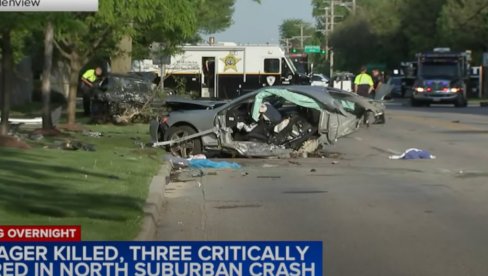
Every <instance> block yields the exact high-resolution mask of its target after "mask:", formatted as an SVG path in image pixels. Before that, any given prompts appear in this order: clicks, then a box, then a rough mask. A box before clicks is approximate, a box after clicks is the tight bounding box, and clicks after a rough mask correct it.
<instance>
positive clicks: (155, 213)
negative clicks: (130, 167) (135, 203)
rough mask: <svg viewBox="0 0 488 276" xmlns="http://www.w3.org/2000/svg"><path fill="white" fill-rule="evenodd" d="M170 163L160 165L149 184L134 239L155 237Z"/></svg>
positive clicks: (142, 239) (147, 239) (143, 239)
mask: <svg viewBox="0 0 488 276" xmlns="http://www.w3.org/2000/svg"><path fill="white" fill-rule="evenodd" d="M170 173H171V165H170V164H168V163H165V164H163V165H162V166H161V169H160V170H159V172H158V174H157V175H155V176H154V177H153V178H152V180H151V184H150V185H149V192H148V195H147V199H146V203H145V204H144V208H143V209H144V217H143V219H142V224H141V230H140V231H139V234H137V236H136V238H135V239H134V240H135V241H154V240H156V239H157V230H158V217H159V215H160V214H161V211H162V209H163V206H164V201H165V198H164V191H165V188H166V185H167V184H168V183H169V181H170Z"/></svg>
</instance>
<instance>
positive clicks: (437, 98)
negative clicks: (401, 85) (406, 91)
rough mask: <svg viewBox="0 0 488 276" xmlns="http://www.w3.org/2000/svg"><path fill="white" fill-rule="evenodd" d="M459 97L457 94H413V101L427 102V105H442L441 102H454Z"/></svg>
mask: <svg viewBox="0 0 488 276" xmlns="http://www.w3.org/2000/svg"><path fill="white" fill-rule="evenodd" d="M459 96H462V94H459V93H414V94H413V95H412V97H413V99H414V100H416V101H422V102H429V103H442V102H449V103H452V102H455V101H456V100H457V99H458V98H459Z"/></svg>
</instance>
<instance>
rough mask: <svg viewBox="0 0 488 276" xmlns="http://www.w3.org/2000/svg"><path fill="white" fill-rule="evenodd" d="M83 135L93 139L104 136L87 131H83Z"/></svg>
mask: <svg viewBox="0 0 488 276" xmlns="http://www.w3.org/2000/svg"><path fill="white" fill-rule="evenodd" d="M82 134H83V135H85V136H88V137H93V138H100V137H102V136H103V134H102V133H101V132H97V131H87V130H83V132H82Z"/></svg>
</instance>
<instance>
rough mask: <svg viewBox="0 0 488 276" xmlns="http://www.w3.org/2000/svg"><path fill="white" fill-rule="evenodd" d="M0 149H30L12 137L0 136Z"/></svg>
mask: <svg viewBox="0 0 488 276" xmlns="http://www.w3.org/2000/svg"><path fill="white" fill-rule="evenodd" d="M0 147H6V148H16V149H30V146H29V145H28V144H26V143H24V142H23V141H22V140H20V139H19V138H18V137H13V136H0Z"/></svg>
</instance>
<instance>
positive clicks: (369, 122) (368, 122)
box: [364, 111, 375, 127]
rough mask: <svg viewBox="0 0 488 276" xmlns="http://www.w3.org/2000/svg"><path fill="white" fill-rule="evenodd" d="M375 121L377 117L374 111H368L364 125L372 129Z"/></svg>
mask: <svg viewBox="0 0 488 276" xmlns="http://www.w3.org/2000/svg"><path fill="white" fill-rule="evenodd" d="M374 121H375V116H374V113H373V111H366V114H365V115H364V124H365V125H366V127H370V126H371V125H372V124H374Z"/></svg>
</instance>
